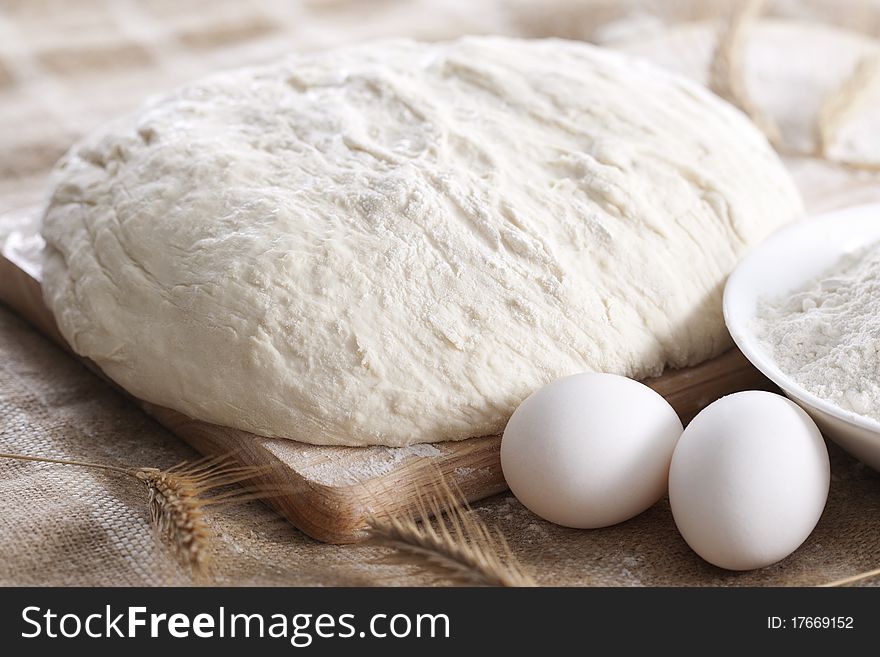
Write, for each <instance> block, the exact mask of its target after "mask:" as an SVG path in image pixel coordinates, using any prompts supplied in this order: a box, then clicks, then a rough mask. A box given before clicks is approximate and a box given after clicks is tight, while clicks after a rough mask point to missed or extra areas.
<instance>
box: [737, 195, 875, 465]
mask: <svg viewBox="0 0 880 657" xmlns="http://www.w3.org/2000/svg"><path fill="white" fill-rule="evenodd" d="M875 242H880V204H874V205H863V206H858V207H852V208H846V209H843V210H835V211H834V212H829V213H826V214H822V215H818V216H815V217H812V218H808V219H804V220H803V221H799V222H797V223H795V224H791V225H789V226H786V227H785V228H782V229H781V230H779V231H777V232H775V233H774V234H773V235H771V236H770V237H769V238H768V239H767V240H766V241H764V242H763V243H762V244H761V245H760V246H758V247H757V248H755V250H754V251H752V252H751V253H750V254H749V255H748V256H746V258H745V259H744V260H743V261H742V262H740V264H739V266H737V268H736V269H735V270H734V272H733V273H732V274H731V275H730V278H729V279H728V280H727V286H726V287H725V288H724V321H725V322H726V323H727V328H728V330H729V331H730V335H731V336H733V340H734V342H736V345H737V346H738V347H739V349H740V351H742V352H743V354H745V356H746V358H748V359H749V360H750V361H751V362H752V364H753V365H754V366H755V367H757V368H758V369H759V370H761V372H763V373H764V375H765V376H767V378H769V379H770V380H771V381H773V382H774V383H775V384H776V385H778V386H779V387H780V388H782V390H783V392H785V394H786V395H787V396H788V397H789V398H791V399H792V401H794V402H795V403H797V404H799V405H800V406H801V407H802V408H803V409H804V410H805V411H806V412H807V413H809V414H810V416H811V417H812V418H813V420H815V422H816V424H817V425H819V428H820V429H821V430H822V432H823V433H824V434H825V435H826V436H828V437H829V438H831V439H832V440H834V441H835V442H836V443H837V444H838V445H840V446H841V447H843V448H844V449H845V450H846V451H848V452H849V453H850V454H852V455H853V456H855V457H856V458H858V459H861V460H862V461H864V462H865V463H867V464H868V465H870V466H871V467H872V468H874V469H875V470H880V422H877V421H876V420H872V419H871V418H867V417H864V416H862V415H857V414H856V413H853V412H852V411H848V410H845V409H843V408H840V407H839V406H837V405H836V404H833V403H831V402H829V401H827V400H825V399H820V398H819V397H817V396H816V395H814V394H812V393H810V392H807V391H806V390H804V389H803V388H802V387H801V386H800V385H799V384H798V383H796V382H795V381H794V380H793V379H792V378H791V377H789V376H787V375H785V374H784V373H783V372H782V371H781V370H780V369H779V367H777V365H776V363H775V362H774V361H773V360H772V358H771V357H770V354H769V353H768V352H767V351H766V350H765V349H764V348H763V347H762V345H761V344H760V342H759V341H758V339H757V338H756V337H755V334H754V331H753V329H752V325H753V320H754V317H755V312H756V308H757V303H758V300H759V299H763V298H766V297H779V296H784V295H785V294H787V293H790V292H794V291H796V290H798V289H800V288H802V287H803V286H805V285H806V284H807V283H808V282H809V281H810V280H811V279H813V278H815V277H817V276H819V275H820V274H822V273H823V272H825V271H826V270H828V269H829V268H831V267H832V266H834V265H835V264H836V263H837V261H838V260H839V259H840V258H842V257H843V256H844V255H845V254H848V253H852V252H853V251H857V250H858V249H860V248H862V247H865V246H868V245H870V244H872V243H875Z"/></svg>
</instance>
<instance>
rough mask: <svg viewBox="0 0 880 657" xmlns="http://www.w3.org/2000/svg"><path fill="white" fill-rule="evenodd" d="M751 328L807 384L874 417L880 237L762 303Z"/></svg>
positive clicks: (879, 403)
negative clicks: (805, 282) (784, 294)
mask: <svg viewBox="0 0 880 657" xmlns="http://www.w3.org/2000/svg"><path fill="white" fill-rule="evenodd" d="M755 330H756V333H757V336H758V338H759V339H760V340H761V342H762V343H763V345H764V347H765V348H766V349H767V350H768V351H769V352H770V354H771V355H772V357H773V359H774V360H775V361H776V363H777V364H778V366H779V368H780V369H781V370H782V371H783V372H785V373H786V374H788V375H789V376H791V377H792V378H794V380H795V381H797V382H798V383H799V384H800V385H802V386H803V387H804V388H805V389H806V390H808V391H809V392H811V393H813V394H814V395H817V396H818V397H821V398H822V399H827V400H828V401H831V402H833V403H835V404H837V405H838V406H840V407H842V408H844V409H847V410H850V411H853V412H855V413H858V414H860V415H865V416H867V417H870V418H873V419H875V420H880V243H878V244H875V245H873V246H870V247H868V248H866V249H864V250H861V251H859V252H858V253H855V254H852V255H849V256H846V257H845V258H843V259H841V260H840V261H839V262H838V263H837V264H836V265H835V266H834V267H832V268H831V269H830V270H829V271H827V272H825V273H824V274H822V275H821V276H819V277H818V278H817V279H815V280H813V281H811V282H810V283H809V284H808V285H807V286H806V287H804V288H803V289H802V290H800V291H799V292H797V293H795V294H793V295H791V296H788V297H785V298H782V299H769V300H765V301H763V302H761V303H760V304H759V306H758V312H757V315H756V320H755Z"/></svg>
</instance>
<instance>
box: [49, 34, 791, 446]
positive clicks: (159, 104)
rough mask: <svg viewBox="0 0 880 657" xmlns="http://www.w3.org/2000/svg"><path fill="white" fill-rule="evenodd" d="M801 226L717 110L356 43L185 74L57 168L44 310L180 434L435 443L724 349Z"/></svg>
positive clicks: (581, 62)
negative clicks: (184, 421)
mask: <svg viewBox="0 0 880 657" xmlns="http://www.w3.org/2000/svg"><path fill="white" fill-rule="evenodd" d="M800 209H801V205H800V200H799V197H798V194H797V192H796V190H795V188H794V186H793V184H792V182H791V181H790V179H789V178H788V176H787V174H786V173H785V171H784V170H783V168H782V166H781V164H780V162H779V160H778V159H777V157H776V156H775V155H774V153H773V152H772V150H771V149H770V148H769V146H768V145H767V143H766V142H765V140H764V139H763V137H762V136H761V135H759V134H758V132H757V131H756V130H755V129H753V128H752V127H751V125H750V124H749V123H748V122H747V121H746V120H745V119H744V118H743V116H742V115H741V114H739V113H738V112H737V111H735V110H733V109H732V108H730V107H729V106H727V105H725V104H723V103H722V102H720V101H718V100H717V99H715V98H714V97H713V96H711V95H710V94H708V93H707V92H705V91H704V90H703V89H701V88H700V87H699V86H698V85H696V84H693V83H691V82H688V81H686V80H684V79H681V78H678V77H673V76H671V75H669V74H666V73H664V72H662V71H660V70H659V69H655V68H653V67H651V66H649V65H645V64H639V63H634V62H631V61H630V60H628V59H626V58H624V57H623V56H621V55H617V54H614V53H610V52H605V51H602V50H599V49H596V48H593V47H590V46H586V45H582V44H575V43H570V42H565V41H519V40H509V39H503V38H469V39H464V40H461V41H456V42H451V43H446V44H437V45H425V44H418V43H413V42H406V41H396V42H381V43H371V44H367V45H363V46H359V47H354V48H350V49H343V50H336V51H330V52H325V53H319V54H315V55H310V56H298V57H294V58H291V59H287V60H285V61H283V62H281V63H279V64H275V65H272V66H267V67H264V68H254V69H247V70H240V71H233V72H229V73H224V74H221V75H217V76H214V77H211V78H208V79H206V80H203V81H201V82H198V83H195V84H192V85H190V86H187V87H183V88H181V89H179V90H177V91H176V92H174V93H172V94H171V95H169V96H166V97H164V98H161V99H158V100H156V101H154V102H153V103H152V104H150V105H149V106H148V107H146V108H145V109H143V110H142V111H140V112H139V113H137V114H136V115H134V116H131V117H129V118H127V119H124V120H122V121H120V122H118V123H116V124H114V125H111V126H110V127H108V128H107V129H106V130H104V131H103V132H102V133H101V134H96V135H94V136H92V137H90V138H88V139H86V140H85V141H84V142H82V143H80V144H79V145H77V146H75V147H74V148H73V149H72V150H71V151H70V152H69V153H68V154H67V156H66V157H65V158H64V159H63V161H62V162H61V163H60V164H59V166H58V168H57V170H56V172H55V175H54V182H53V190H52V198H51V202H50V204H49V206H48V209H47V211H46V214H45V226H44V234H45V238H46V241H47V250H46V253H45V274H44V289H45V295H46V300H47V302H48V304H49V306H50V307H51V309H52V310H53V312H54V314H55V317H56V319H57V321H58V324H59V327H60V329H61V331H62V333H63V334H64V336H65V338H66V339H67V340H68V341H69V342H70V344H71V345H72V346H73V348H74V349H75V350H76V351H77V352H78V353H80V354H82V355H85V356H88V357H89V358H91V359H93V360H94V361H95V362H96V363H97V364H98V365H99V366H100V367H101V369H103V370H104V371H105V372H106V373H107V374H108V375H109V376H110V377H112V378H113V379H114V380H116V381H118V382H119V383H121V384H122V385H123V386H124V387H125V388H127V389H128V390H129V391H131V392H132V393H133V394H135V395H137V396H138V397H141V398H143V399H146V400H149V401H151V402H154V403H157V404H162V405H165V406H169V407H172V408H174V409H177V410H179V411H182V412H183V413H186V414H187V415H190V416H192V417H195V418H199V419H202V420H207V421H210V422H214V423H217V424H222V425H229V426H233V427H238V428H241V429H245V430H248V431H251V432H254V433H258V434H263V435H272V436H284V437H288V438H293V439H296V440H302V441H306V442H311V443H325V444H350V445H363V444H387V445H403V444H406V443H414V442H428V441H436V440H457V439H461V438H467V437H469V436H475V435H485V434H492V433H496V432H499V431H500V430H501V429H502V428H503V426H504V423H505V422H506V420H507V418H508V417H509V415H510V413H511V412H512V411H513V409H514V408H515V407H516V405H517V403H518V402H519V401H521V400H522V399H523V398H524V397H525V396H526V395H528V394H529V393H531V392H532V391H534V390H535V389H536V388H537V387H539V386H540V385H542V384H544V383H546V382H547V381H549V380H551V379H553V378H556V377H559V376H563V375H566V374H571V373H573V372H580V371H584V370H601V371H607V372H615V373H619V374H624V375H629V376H633V377H636V378H642V377H645V376H650V375H655V374H659V373H660V372H661V371H662V370H663V368H664V366H667V365H670V366H673V367H679V366H683V365H689V364H693V363H697V362H699V361H701V360H704V359H706V358H708V357H710V356H713V355H715V354H717V353H719V352H720V351H722V350H723V349H725V348H726V347H727V346H728V345H729V344H730V343H729V339H728V336H727V334H726V331H725V329H724V325H723V321H722V317H721V311H720V300H721V286H722V283H723V282H724V279H725V277H726V275H727V274H728V273H729V272H730V270H731V269H732V267H733V266H734V264H735V263H736V261H737V259H738V258H739V257H740V255H741V254H742V253H743V251H744V250H745V249H746V248H747V247H748V246H750V245H753V244H755V243H757V242H758V241H760V240H761V239H762V238H763V237H764V236H765V235H767V234H768V233H769V232H770V231H772V230H773V229H774V228H776V227H778V226H780V225H782V224H784V223H786V222H788V221H790V220H791V219H793V218H794V217H795V216H796V215H797V214H798V213H799V212H800Z"/></svg>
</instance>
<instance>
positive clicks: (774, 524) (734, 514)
mask: <svg viewBox="0 0 880 657" xmlns="http://www.w3.org/2000/svg"><path fill="white" fill-rule="evenodd" d="M830 479H831V471H830V466H829V463H828V450H827V449H826V448H825V441H824V440H823V439H822V434H821V433H820V432H819V429H818V428H817V427H816V425H815V424H814V423H813V421H812V420H811V419H810V416H809V415H807V414H806V413H805V412H804V411H803V410H802V409H801V408H800V407H799V406H797V405H796V404H795V403H794V402H791V401H789V400H788V399H786V398H785V397H781V396H780V395H774V394H773V393H769V392H762V391H756V390H751V391H748V392H739V393H736V394H733V395H728V396H727V397H723V398H722V399H719V400H718V401H716V402H714V403H712V404H710V405H709V406H707V407H706V408H704V409H703V410H702V411H701V412H700V414H699V415H697V417H695V418H694V419H693V420H692V421H691V423H690V424H689V425H688V427H687V429H685V431H684V433H683V434H682V436H681V438H680V440H679V441H678V445H677V446H676V448H675V453H674V454H673V457H672V466H671V469H670V472H669V504H670V506H671V507H672V515H673V517H674V518H675V524H676V525H677V526H678V530H679V531H680V532H681V535H682V536H683V537H684V540H685V541H687V543H688V545H690V546H691V548H693V550H694V552H696V553H697V554H699V555H700V556H701V557H703V558H704V559H705V560H706V561H708V562H710V563H713V564H715V565H716V566H721V567H722V568H728V569H730V570H751V569H753V568H761V567H763V566H769V565H770V564H772V563H776V562H777V561H779V560H781V559H784V558H785V557H787V556H788V555H789V554H791V553H792V552H794V551H795V550H796V549H797V548H798V547H799V546H800V545H801V543H803V542H804V541H805V540H806V538H807V537H808V536H809V535H810V532H812V531H813V528H814V527H815V526H816V523H817V522H819V517H820V516H821V515H822V510H823V509H824V508H825V502H826V500H827V499H828V486H829V483H830Z"/></svg>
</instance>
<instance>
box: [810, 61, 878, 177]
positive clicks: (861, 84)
mask: <svg viewBox="0 0 880 657" xmlns="http://www.w3.org/2000/svg"><path fill="white" fill-rule="evenodd" d="M878 79H880V56H877V55H873V56H868V57H863V58H862V59H861V60H860V61H859V63H858V65H857V66H856V68H855V70H854V71H853V73H852V75H850V77H849V78H847V79H846V80H844V82H843V84H841V85H840V87H838V88H837V89H835V90H834V91H832V92H830V93H828V94H827V95H826V96H825V97H824V98H823V99H822V107H821V109H820V112H819V125H818V139H817V143H816V153H815V154H816V156H817V157H821V158H824V159H827V160H831V161H834V160H833V159H832V158H831V157H830V155H829V153H828V151H829V149H830V147H831V144H832V143H833V142H834V140H835V139H836V138H837V136H838V134H839V133H840V129H841V128H842V127H843V126H844V125H845V124H846V122H847V121H848V120H849V118H850V117H851V116H852V115H853V114H854V113H855V112H856V111H857V110H858V109H859V108H860V107H861V106H862V105H864V103H865V100H866V96H867V93H866V92H867V91H868V90H869V89H870V88H871V86H872V85H873V84H875V83H876V82H877V80H878ZM838 163H839V164H842V165H844V166H847V167H852V168H857V169H867V170H873V171H877V170H880V164H877V163H873V162H850V161H839V162H838Z"/></svg>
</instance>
